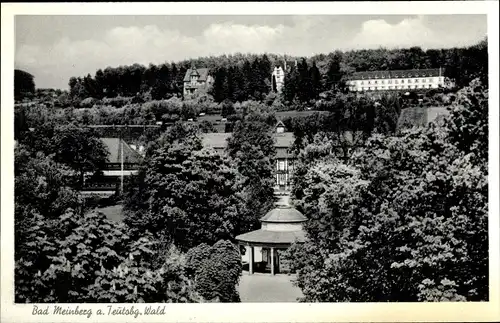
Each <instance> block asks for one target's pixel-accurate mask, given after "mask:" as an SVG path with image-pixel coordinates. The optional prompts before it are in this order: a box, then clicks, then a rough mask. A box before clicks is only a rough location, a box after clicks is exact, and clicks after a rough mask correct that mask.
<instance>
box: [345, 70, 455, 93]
mask: <svg viewBox="0 0 500 323" xmlns="http://www.w3.org/2000/svg"><path fill="white" fill-rule="evenodd" d="M347 86H348V88H349V90H350V91H352V92H363V91H390V90H419V89H421V90H424V89H437V88H443V87H449V86H452V83H451V81H450V80H449V79H448V78H446V77H445V76H444V70H443V69H441V68H434V69H421V70H398V71H367V72H356V73H354V74H353V75H352V76H351V77H350V78H349V80H348V81H347Z"/></svg>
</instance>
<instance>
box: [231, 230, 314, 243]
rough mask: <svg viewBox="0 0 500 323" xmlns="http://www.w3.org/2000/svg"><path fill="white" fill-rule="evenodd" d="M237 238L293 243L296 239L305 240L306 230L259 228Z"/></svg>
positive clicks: (247, 240) (256, 241)
mask: <svg viewBox="0 0 500 323" xmlns="http://www.w3.org/2000/svg"><path fill="white" fill-rule="evenodd" d="M236 240H239V241H242V242H254V243H269V244H291V243H293V242H295V241H298V242H304V241H305V232H304V231H303V230H298V231H268V230H263V229H259V230H255V231H252V232H248V233H244V234H240V235H239V236H237V237H236Z"/></svg>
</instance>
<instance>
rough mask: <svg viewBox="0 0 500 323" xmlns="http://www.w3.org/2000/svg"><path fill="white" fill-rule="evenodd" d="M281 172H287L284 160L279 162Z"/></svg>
mask: <svg viewBox="0 0 500 323" xmlns="http://www.w3.org/2000/svg"><path fill="white" fill-rule="evenodd" d="M278 169H279V170H285V161H284V160H280V161H279V168H278Z"/></svg>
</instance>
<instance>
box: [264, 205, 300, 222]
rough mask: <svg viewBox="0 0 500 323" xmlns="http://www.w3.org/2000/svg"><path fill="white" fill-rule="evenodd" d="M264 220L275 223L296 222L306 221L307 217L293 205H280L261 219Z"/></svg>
mask: <svg viewBox="0 0 500 323" xmlns="http://www.w3.org/2000/svg"><path fill="white" fill-rule="evenodd" d="M260 221H262V222H273V223H276V222H277V223H296V222H305V221H307V218H306V217H305V216H304V215H303V214H302V213H300V212H299V211H297V210H296V209H295V208H293V207H291V206H285V205H283V206H278V207H277V208H274V209H272V210H271V211H269V212H267V214H266V215H265V216H264V217H262V218H261V219H260Z"/></svg>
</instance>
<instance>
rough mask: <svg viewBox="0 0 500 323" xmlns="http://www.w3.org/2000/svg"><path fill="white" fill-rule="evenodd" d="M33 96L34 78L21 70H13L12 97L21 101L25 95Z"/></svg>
mask: <svg viewBox="0 0 500 323" xmlns="http://www.w3.org/2000/svg"><path fill="white" fill-rule="evenodd" d="M34 94H35V77H34V76H33V75H31V74H30V73H28V72H25V71H22V70H17V69H16V70H14V97H15V99H16V100H22V99H23V98H24V97H25V96H27V95H34Z"/></svg>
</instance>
